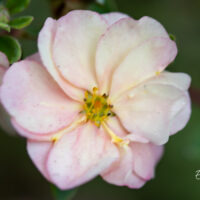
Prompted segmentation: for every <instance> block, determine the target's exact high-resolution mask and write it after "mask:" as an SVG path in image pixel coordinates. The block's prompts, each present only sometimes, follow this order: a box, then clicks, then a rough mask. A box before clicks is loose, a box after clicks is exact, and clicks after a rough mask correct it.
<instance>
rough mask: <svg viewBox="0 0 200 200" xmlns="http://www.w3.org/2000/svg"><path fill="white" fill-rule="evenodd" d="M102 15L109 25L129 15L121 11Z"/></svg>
mask: <svg viewBox="0 0 200 200" xmlns="http://www.w3.org/2000/svg"><path fill="white" fill-rule="evenodd" d="M101 16H102V17H103V18H104V19H105V20H106V22H107V24H108V25H109V26H110V25H112V24H114V23H115V22H117V21H119V20H120V19H123V18H127V17H129V16H128V15H126V14H124V13H120V12H111V13H106V14H102V15H101Z"/></svg>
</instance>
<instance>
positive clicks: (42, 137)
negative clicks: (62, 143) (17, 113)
mask: <svg viewBox="0 0 200 200" xmlns="http://www.w3.org/2000/svg"><path fill="white" fill-rule="evenodd" d="M10 121H11V124H12V126H13V127H14V129H15V130H16V131H17V133H18V134H19V135H20V136H22V137H25V138H28V139H30V140H34V141H39V142H49V141H52V138H53V136H55V132H52V133H47V134H38V133H35V132H31V131H29V130H27V129H25V128H23V127H22V126H20V125H19V124H18V123H17V122H16V121H15V119H12V118H11V119H10Z"/></svg>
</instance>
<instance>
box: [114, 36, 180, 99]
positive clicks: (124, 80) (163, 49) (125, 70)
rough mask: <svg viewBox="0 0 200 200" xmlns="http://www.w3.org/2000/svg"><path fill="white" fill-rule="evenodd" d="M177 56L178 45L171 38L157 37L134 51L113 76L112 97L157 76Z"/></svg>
mask: <svg viewBox="0 0 200 200" xmlns="http://www.w3.org/2000/svg"><path fill="white" fill-rule="evenodd" d="M176 54H177V47H176V43H175V42H174V41H172V40H171V39H169V38H163V37H155V38H152V39H150V40H148V41H145V42H144V43H143V44H141V45H139V46H137V47H136V48H135V49H133V50H132V51H131V52H130V53H129V54H128V56H127V57H126V58H125V59H124V61H123V62H122V63H121V64H120V65H119V67H118V68H117V69H116V71H115V72H114V74H113V79H112V85H111V91H110V96H111V98H112V96H113V98H116V96H117V95H119V94H121V93H122V92H123V91H126V90H127V89H130V88H131V87H135V86H137V85H138V84H140V83H141V82H143V81H145V80H146V79H148V78H150V77H154V76H156V73H160V72H161V71H162V70H163V69H164V68H165V67H167V65H168V64H169V63H171V62H172V61H173V60H174V58H175V57H176Z"/></svg>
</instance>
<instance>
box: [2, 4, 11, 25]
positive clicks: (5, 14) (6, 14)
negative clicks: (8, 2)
mask: <svg viewBox="0 0 200 200" xmlns="http://www.w3.org/2000/svg"><path fill="white" fill-rule="evenodd" d="M9 20H10V14H9V12H8V9H7V8H6V7H5V6H4V5H2V4H0V22H3V23H8V22H9Z"/></svg>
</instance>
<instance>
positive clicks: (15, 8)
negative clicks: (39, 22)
mask: <svg viewBox="0 0 200 200" xmlns="http://www.w3.org/2000/svg"><path fill="white" fill-rule="evenodd" d="M29 3H30V0H7V1H6V7H7V8H8V10H9V12H10V14H16V13H19V12H21V11H23V10H24V9H26V8H27V6H28V5H29Z"/></svg>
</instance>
